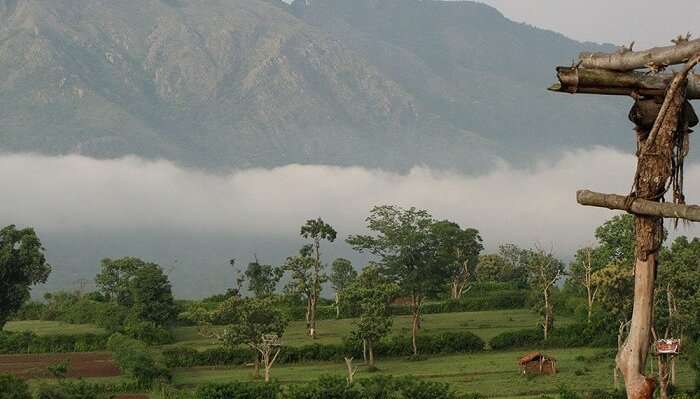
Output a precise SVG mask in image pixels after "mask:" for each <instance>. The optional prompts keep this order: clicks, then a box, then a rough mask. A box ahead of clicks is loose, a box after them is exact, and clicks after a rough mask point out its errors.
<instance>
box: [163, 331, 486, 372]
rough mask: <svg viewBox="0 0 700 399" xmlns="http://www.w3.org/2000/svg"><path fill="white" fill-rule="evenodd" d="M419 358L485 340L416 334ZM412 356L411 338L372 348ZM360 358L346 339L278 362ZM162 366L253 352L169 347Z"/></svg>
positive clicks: (214, 361)
mask: <svg viewBox="0 0 700 399" xmlns="http://www.w3.org/2000/svg"><path fill="white" fill-rule="evenodd" d="M417 339H418V340H417V343H418V348H419V352H420V353H421V355H433V354H440V353H469V352H477V351H480V350H483V349H484V345H485V344H484V341H483V340H482V339H481V338H479V337H477V336H476V335H474V334H472V333H470V332H455V333H443V334H437V335H419V336H418V337H417ZM412 354H413V349H412V346H411V337H404V336H399V337H396V336H392V337H389V338H387V339H385V340H382V341H381V342H380V343H379V344H378V345H377V346H376V348H375V355H377V356H387V357H388V356H391V357H397V356H410V355H412ZM348 355H350V356H354V357H355V358H360V357H362V344H361V343H360V342H356V341H353V340H350V339H348V340H346V341H345V342H344V343H343V344H324V345H322V344H311V345H304V346H300V347H291V346H290V347H284V348H282V352H280V355H279V357H278V358H277V363H301V362H311V361H342V360H343V357H345V356H348ZM163 358H164V361H165V365H166V366H167V367H170V368H174V367H196V366H224V365H241V364H245V363H248V362H250V361H251V360H252V359H254V353H253V352H252V351H251V350H249V349H245V348H240V349H235V350H230V349H229V350H227V349H223V348H215V349H207V350H204V351H197V350H194V349H191V348H170V349H166V350H164V351H163Z"/></svg>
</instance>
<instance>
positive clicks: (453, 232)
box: [432, 220, 484, 299]
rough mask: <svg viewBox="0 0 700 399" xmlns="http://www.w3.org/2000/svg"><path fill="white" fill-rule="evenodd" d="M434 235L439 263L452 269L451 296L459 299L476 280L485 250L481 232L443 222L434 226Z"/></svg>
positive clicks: (446, 221)
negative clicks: (477, 268)
mask: <svg viewBox="0 0 700 399" xmlns="http://www.w3.org/2000/svg"><path fill="white" fill-rule="evenodd" d="M432 234H433V235H434V237H435V239H436V240H437V241H438V253H437V256H438V258H439V261H440V262H443V263H444V264H446V265H448V267H449V268H450V274H451V276H452V278H451V281H450V296H451V297H452V299H459V298H460V297H461V296H462V293H463V292H464V290H465V289H466V288H467V286H468V285H469V283H470V282H471V280H472V279H474V275H475V272H476V266H477V264H478V263H479V253H481V251H482V250H483V249H484V246H483V244H482V240H481V236H480V235H479V231H478V230H476V229H472V228H466V229H462V228H461V227H460V226H459V224H457V223H454V222H450V221H448V220H443V221H439V222H436V223H434V224H433V226H432Z"/></svg>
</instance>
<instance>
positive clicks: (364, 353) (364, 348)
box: [362, 339, 367, 364]
mask: <svg viewBox="0 0 700 399" xmlns="http://www.w3.org/2000/svg"><path fill="white" fill-rule="evenodd" d="M362 360H364V362H365V364H367V340H366V339H362Z"/></svg>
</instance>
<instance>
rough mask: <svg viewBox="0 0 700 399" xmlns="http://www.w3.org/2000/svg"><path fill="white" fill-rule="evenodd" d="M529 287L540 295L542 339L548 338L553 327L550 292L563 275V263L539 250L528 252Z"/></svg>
mask: <svg viewBox="0 0 700 399" xmlns="http://www.w3.org/2000/svg"><path fill="white" fill-rule="evenodd" d="M528 265H529V270H530V286H531V287H532V288H533V289H534V290H535V291H536V292H537V293H541V295H542V296H541V298H542V315H543V317H544V320H543V321H542V327H543V329H544V339H545V341H546V340H547V338H548V336H549V335H548V334H549V330H550V328H551V327H552V326H553V325H554V309H553V306H552V299H551V295H552V294H551V290H552V287H554V285H555V284H556V283H557V282H558V281H559V279H560V278H561V277H563V274H564V265H563V263H562V262H561V261H560V260H559V259H557V258H555V257H554V255H552V254H551V253H548V252H545V251H544V250H543V249H541V248H537V249H536V250H534V251H530V257H529V262H528Z"/></svg>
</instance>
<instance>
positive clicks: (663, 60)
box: [579, 37, 700, 71]
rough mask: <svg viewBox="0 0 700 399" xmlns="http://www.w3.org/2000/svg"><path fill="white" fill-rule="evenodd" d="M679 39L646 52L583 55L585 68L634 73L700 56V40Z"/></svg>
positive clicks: (582, 61) (588, 53)
mask: <svg viewBox="0 0 700 399" xmlns="http://www.w3.org/2000/svg"><path fill="white" fill-rule="evenodd" d="M688 39H689V37H688V38H685V39H683V38H679V39H678V40H677V41H676V45H674V46H667V47H655V48H652V49H649V50H644V51H632V50H624V49H623V50H622V51H618V52H616V53H590V52H587V53H581V54H580V55H579V60H580V61H581V66H582V67H584V68H602V69H608V70H613V71H633V70H635V69H641V68H647V67H649V66H650V65H655V66H669V65H677V64H683V63H686V62H688V60H690V59H691V58H693V56H696V55H698V54H700V39H695V40H688Z"/></svg>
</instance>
